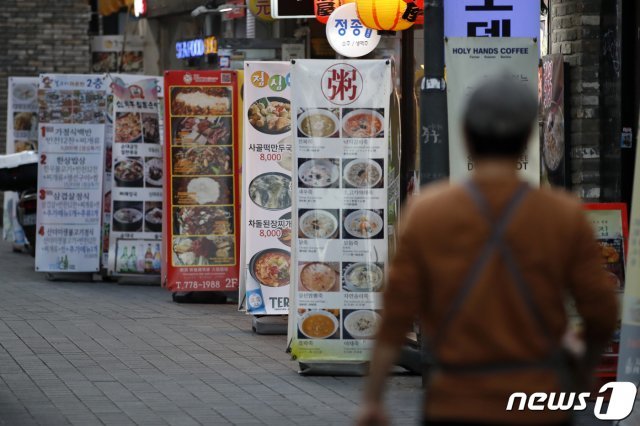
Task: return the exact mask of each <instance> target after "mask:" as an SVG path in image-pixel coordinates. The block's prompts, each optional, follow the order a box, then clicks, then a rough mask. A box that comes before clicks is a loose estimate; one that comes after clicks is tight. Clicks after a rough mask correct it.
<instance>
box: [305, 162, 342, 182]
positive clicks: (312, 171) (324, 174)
mask: <svg viewBox="0 0 640 426" xmlns="http://www.w3.org/2000/svg"><path fill="white" fill-rule="evenodd" d="M339 178H340V170H339V168H338V166H337V165H336V164H335V163H334V162H332V161H331V160H324V159H319V160H307V161H305V162H304V163H302V164H301V165H300V167H299V168H298V179H300V182H302V184H304V185H306V186H307V187H311V188H326V187H328V186H331V185H333V184H334V183H336V182H337V181H338V179H339Z"/></svg>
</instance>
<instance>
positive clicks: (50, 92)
mask: <svg viewBox="0 0 640 426" xmlns="http://www.w3.org/2000/svg"><path fill="white" fill-rule="evenodd" d="M38 104H39V124H38V147H39V153H40V161H39V164H38V214H37V237H36V270H37V271H40V272H66V271H68V272H98V271H99V270H100V241H101V230H100V221H101V217H102V178H103V166H104V138H105V119H106V118H105V117H106V110H107V88H106V82H105V78H104V76H96V75H72V74H65V75H63V74H42V75H40V83H39V90H38Z"/></svg>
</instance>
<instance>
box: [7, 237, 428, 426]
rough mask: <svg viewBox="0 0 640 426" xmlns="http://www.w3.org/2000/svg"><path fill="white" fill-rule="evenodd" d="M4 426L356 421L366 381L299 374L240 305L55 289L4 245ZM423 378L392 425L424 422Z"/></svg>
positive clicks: (276, 340)
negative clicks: (421, 416)
mask: <svg viewBox="0 0 640 426" xmlns="http://www.w3.org/2000/svg"><path fill="white" fill-rule="evenodd" d="M0 271H2V275H1V276H0V379H1V380H0V425H9V426H21V425H56V426H58V425H67V424H74V425H81V426H90V425H102V424H105V425H117V426H125V425H134V424H137V425H153V426H157V425H180V426H182V425H184V426H187V425H198V424H202V425H228V424H237V425H257V424H269V425H283V426H284V425H294V424H301V425H302V424H304V425H306V426H310V425H332V424H335V425H348V424H351V422H352V421H351V419H352V417H353V415H354V412H355V410H356V409H357V405H358V402H359V400H360V397H361V393H362V392H361V391H362V379H361V378H354V377H351V378H349V377H342V378H341V377H302V376H300V375H298V374H297V366H298V364H297V363H296V362H293V361H291V360H290V357H289V355H288V354H286V353H285V348H286V337H285V336H258V335H255V334H253V333H252V332H251V319H250V318H249V317H248V316H246V315H244V314H243V313H239V312H237V310H236V307H235V306H234V305H222V306H221V305H190V304H176V303H173V302H172V301H171V295H170V293H168V292H167V291H166V290H164V289H161V288H158V287H148V286H121V285H118V284H115V283H107V282H76V283H66V282H52V281H47V280H46V279H45V277H44V275H43V274H37V273H36V272H34V271H33V259H32V258H31V257H29V256H28V255H24V254H16V253H11V247H10V246H9V245H7V244H5V243H2V244H0ZM420 396H421V395H420V379H419V378H418V377H407V376H404V377H402V376H401V377H396V378H394V379H393V380H392V387H391V390H390V396H389V407H393V412H394V419H395V424H416V422H417V419H418V418H419V407H420Z"/></svg>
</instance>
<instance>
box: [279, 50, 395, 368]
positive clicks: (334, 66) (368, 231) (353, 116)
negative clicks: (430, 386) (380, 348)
mask: <svg viewBox="0 0 640 426" xmlns="http://www.w3.org/2000/svg"><path fill="white" fill-rule="evenodd" d="M292 68H293V71H292V82H293V85H294V87H293V90H292V93H294V99H293V102H292V103H293V106H294V111H295V112H296V116H295V117H296V121H295V127H294V128H295V135H296V140H295V143H294V145H295V148H296V149H295V152H294V154H295V155H294V167H295V168H294V174H295V176H294V179H293V183H294V185H295V188H294V189H295V191H294V195H293V196H294V198H295V200H294V202H293V205H294V206H296V210H295V212H294V216H293V217H294V219H295V221H294V222H295V224H296V225H297V227H296V228H297V229H296V230H295V232H296V234H295V236H296V238H297V242H296V244H294V247H295V249H296V251H297V253H296V256H295V262H294V263H293V265H292V266H293V271H294V272H293V274H292V275H293V276H292V278H293V280H295V281H293V282H294V283H295V285H294V287H293V295H294V299H293V301H292V303H291V307H292V312H296V315H294V316H292V318H291V321H293V323H294V324H292V326H291V327H290V330H291V333H292V335H291V336H290V338H291V339H292V343H291V348H292V353H293V355H294V356H295V357H296V359H297V360H298V361H300V362H304V361H327V362H330V361H365V360H366V359H367V354H368V350H369V349H370V348H371V344H372V341H371V339H372V337H373V336H374V335H375V332H376V330H377V327H378V325H379V323H380V313H379V310H380V308H381V291H382V289H383V285H384V274H385V265H386V263H387V253H388V245H389V242H388V237H387V226H386V225H387V215H388V209H389V201H388V197H389V194H388V179H389V178H388V167H387V162H388V161H389V160H388V156H389V140H388V131H387V129H388V121H389V119H388V117H389V99H390V89H391V84H390V83H391V74H390V66H389V64H388V63H387V62H386V61H384V60H383V61H357V62H356V61H342V62H339V61H317V60H296V62H295V64H293V66H292ZM385 81H386V82H387V84H383V83H384V82H385ZM374 82H375V85H376V90H367V88H368V87H369V85H370V84H374ZM381 82H382V83H381ZM297 85H300V87H301V88H305V90H295V89H296V87H297Z"/></svg>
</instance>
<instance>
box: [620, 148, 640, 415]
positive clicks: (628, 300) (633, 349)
mask: <svg viewBox="0 0 640 426" xmlns="http://www.w3.org/2000/svg"><path fill="white" fill-rule="evenodd" d="M633 193H634V195H636V196H634V197H633V200H632V205H631V220H630V233H629V250H628V253H629V255H628V256H627V269H626V271H625V272H626V279H627V280H626V282H627V285H626V286H625V290H624V303H623V308H622V330H621V333H620V359H619V362H618V380H620V381H627V382H633V383H636V384H640V196H638V195H637V194H639V193H640V149H639V150H637V151H636V168H635V175H634V179H633ZM639 398H640V397H639ZM634 418H635V421H636V423H634V422H633V421H629V419H627V421H628V423H625V424H628V425H629V426H630V425H632V424H637V420H638V416H634Z"/></svg>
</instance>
